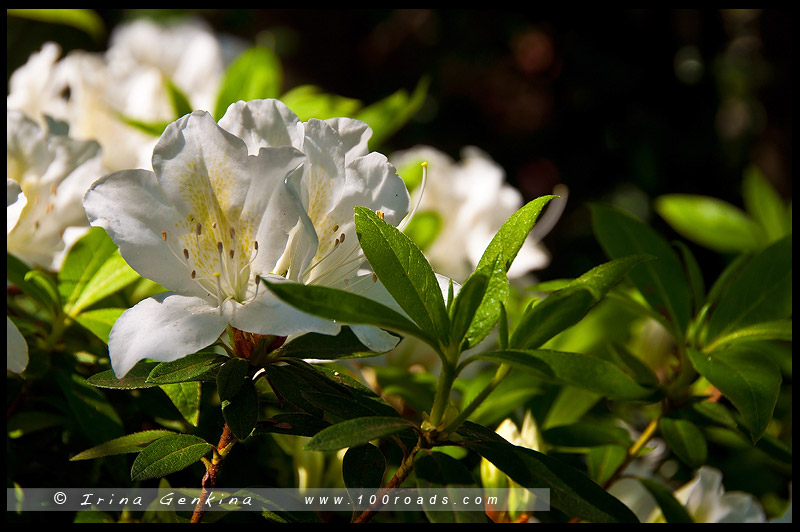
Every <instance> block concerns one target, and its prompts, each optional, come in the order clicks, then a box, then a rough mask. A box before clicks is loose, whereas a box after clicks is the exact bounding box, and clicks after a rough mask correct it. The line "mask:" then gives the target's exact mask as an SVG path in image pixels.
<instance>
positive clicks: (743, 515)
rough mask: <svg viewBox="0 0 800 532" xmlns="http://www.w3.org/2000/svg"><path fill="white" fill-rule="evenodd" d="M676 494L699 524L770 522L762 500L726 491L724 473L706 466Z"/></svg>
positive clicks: (746, 494) (742, 493)
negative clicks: (723, 482) (767, 520)
mask: <svg viewBox="0 0 800 532" xmlns="http://www.w3.org/2000/svg"><path fill="white" fill-rule="evenodd" d="M674 495H675V498H676V499H678V501H679V502H680V503H681V504H683V505H684V506H686V509H687V510H688V512H689V515H691V516H692V519H694V521H695V522H697V523H763V522H764V521H765V520H766V516H765V515H764V509H763V508H762V507H761V504H760V503H759V502H758V499H756V498H755V497H754V496H753V495H751V494H750V493H746V492H743V491H729V492H726V491H725V488H724V487H723V485H722V472H721V471H720V470H719V469H715V468H713V467H709V466H702V467H701V468H700V469H698V470H697V473H695V475H694V478H692V480H691V481H690V482H688V483H687V484H685V485H684V486H682V487H680V488H678V489H677V490H675V493H674Z"/></svg>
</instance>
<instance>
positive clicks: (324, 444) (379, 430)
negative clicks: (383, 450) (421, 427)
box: [305, 416, 415, 451]
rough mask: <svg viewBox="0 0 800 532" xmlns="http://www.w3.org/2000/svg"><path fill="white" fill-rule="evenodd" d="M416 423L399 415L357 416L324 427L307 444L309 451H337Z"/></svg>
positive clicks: (389, 434) (390, 433)
mask: <svg viewBox="0 0 800 532" xmlns="http://www.w3.org/2000/svg"><path fill="white" fill-rule="evenodd" d="M414 426H415V425H414V424H413V423H411V422H410V421H406V420H405V419H402V418H398V417H380V416H374V417H357V418H354V419H348V420H347V421H342V422H341V423H337V424H335V425H331V426H330V427H328V428H326V429H323V430H322V431H320V432H319V433H318V434H317V435H316V436H314V437H313V438H311V440H309V442H308V443H307V444H306V447H305V448H306V450H309V451H337V450H339V449H344V448H345V447H355V446H358V445H363V444H365V443H368V442H370V441H371V440H377V439H379V438H384V437H386V436H391V435H392V434H396V433H398V432H400V431H403V430H407V429H409V428H412V427H414Z"/></svg>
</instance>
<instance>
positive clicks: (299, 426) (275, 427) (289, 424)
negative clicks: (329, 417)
mask: <svg viewBox="0 0 800 532" xmlns="http://www.w3.org/2000/svg"><path fill="white" fill-rule="evenodd" d="M329 426H330V423H328V422H327V421H325V420H323V419H320V418H318V417H315V416H312V415H310V414H301V413H292V414H278V415H276V416H275V417H274V418H272V419H266V420H264V421H259V422H258V424H256V428H255V430H254V431H253V436H262V435H264V434H273V433H277V434H291V435H293V436H309V437H310V436H314V435H315V434H316V433H317V432H319V431H321V430H322V429H324V428H325V427H329Z"/></svg>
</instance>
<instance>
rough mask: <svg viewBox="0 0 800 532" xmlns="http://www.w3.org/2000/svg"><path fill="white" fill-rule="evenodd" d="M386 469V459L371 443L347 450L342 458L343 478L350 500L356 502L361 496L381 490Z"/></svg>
mask: <svg viewBox="0 0 800 532" xmlns="http://www.w3.org/2000/svg"><path fill="white" fill-rule="evenodd" d="M385 469H386V458H384V456H383V453H382V452H381V451H380V449H378V448H377V447H375V446H374V445H372V444H371V443H367V444H364V445H359V446H357V447H350V448H349V449H347V452H346V453H345V454H344V458H342V477H343V478H344V485H345V487H346V488H347V492H348V494H349V495H350V499H351V500H356V499H357V498H358V496H359V495H367V492H369V493H372V492H373V490H374V489H375V488H379V487H380V486H381V482H382V481H383V473H384V471H385Z"/></svg>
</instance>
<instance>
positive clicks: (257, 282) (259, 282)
mask: <svg viewBox="0 0 800 532" xmlns="http://www.w3.org/2000/svg"><path fill="white" fill-rule="evenodd" d="M260 284H261V276H260V275H258V274H256V294H255V295H254V296H253V299H255V298H257V297H258V285H260Z"/></svg>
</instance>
